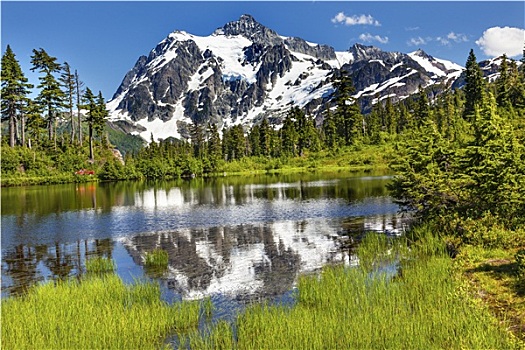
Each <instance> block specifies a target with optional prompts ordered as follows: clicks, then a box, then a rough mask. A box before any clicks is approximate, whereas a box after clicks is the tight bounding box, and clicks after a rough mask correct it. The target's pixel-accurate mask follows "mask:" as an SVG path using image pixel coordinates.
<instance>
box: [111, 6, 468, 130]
mask: <svg viewBox="0 0 525 350" xmlns="http://www.w3.org/2000/svg"><path fill="white" fill-rule="evenodd" d="M339 70H345V71H347V72H348V73H349V74H350V76H351V77H352V80H353V82H354V85H355V87H356V94H355V97H359V98H360V103H361V106H362V108H363V109H364V110H367V109H369V108H370V106H371V105H372V104H373V103H376V102H377V101H378V100H382V99H384V98H386V97H387V96H390V97H391V98H392V99H393V100H394V101H395V100H399V99H403V98H405V97H407V96H409V95H411V94H413V93H414V92H417V91H418V89H419V88H420V87H427V86H429V85H433V84H438V83H439V84H443V86H446V85H450V84H451V83H452V82H453V81H454V80H455V79H456V78H457V77H458V76H459V75H460V74H461V72H462V70H463V68H462V67H461V66H459V65H457V64H454V63H452V62H449V61H445V60H440V59H436V58H433V57H431V56H429V55H427V54H426V53H425V52H423V51H421V50H418V51H416V52H413V53H410V54H403V53H399V52H385V51H382V50H380V49H379V48H376V47H371V46H363V45H360V44H356V45H354V46H353V47H351V48H350V49H349V50H348V51H345V52H336V51H335V50H334V49H333V48H332V47H330V46H327V45H319V44H314V43H310V42H307V41H305V40H303V39H301V38H291V37H284V36H281V35H279V34H277V33H276V32H275V31H273V30H271V29H269V28H267V27H265V26H263V25H262V24H260V23H258V22H257V21H256V20H255V19H254V18H253V17H251V16H249V15H243V16H241V18H240V19H239V20H238V21H234V22H230V23H227V24H226V25H224V27H222V28H219V29H217V30H216V31H215V32H214V33H213V34H211V35H209V36H206V37H203V36H196V35H192V34H189V33H186V32H183V31H175V32H173V33H171V34H169V35H168V36H167V37H166V39H164V40H163V41H161V42H160V43H159V44H158V45H157V46H156V47H155V48H154V49H153V50H152V51H151V52H150V53H149V55H148V56H147V57H146V56H141V57H140V58H139V59H138V60H137V63H136V64H135V66H134V67H133V68H132V69H131V70H130V71H129V72H128V73H127V74H126V76H125V77H124V79H123V81H122V83H121V85H120V87H119V88H118V89H117V92H116V93H115V95H114V96H113V99H112V100H111V101H110V102H108V104H107V107H108V109H109V111H110V116H111V118H110V120H111V121H113V122H118V123H120V124H121V125H125V126H126V128H127V129H128V130H134V131H133V132H134V133H138V134H140V135H141V136H142V137H143V138H144V139H146V140H149V139H150V136H151V134H153V137H154V138H155V139H166V138H168V137H176V138H181V137H182V138H187V137H188V136H189V135H188V126H189V125H191V124H192V123H205V122H213V123H216V124H218V126H219V127H223V126H230V125H234V124H239V123H241V124H243V125H247V126H250V125H252V124H253V123H256V122H258V121H260V120H262V119H263V118H265V117H266V118H269V120H270V122H272V123H274V124H279V123H280V121H281V120H282V118H283V116H284V115H285V114H286V112H287V111H288V110H289V109H290V108H291V106H298V107H301V108H305V109H306V110H307V112H308V113H310V114H312V115H314V116H317V117H319V118H321V112H322V111H323V109H324V108H325V106H326V105H327V103H329V102H330V97H331V94H332V93H333V90H334V88H333V85H332V81H333V77H334V75H335V73H338V71H339ZM319 120H320V119H319Z"/></svg>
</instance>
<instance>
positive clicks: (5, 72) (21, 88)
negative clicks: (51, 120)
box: [0, 45, 33, 147]
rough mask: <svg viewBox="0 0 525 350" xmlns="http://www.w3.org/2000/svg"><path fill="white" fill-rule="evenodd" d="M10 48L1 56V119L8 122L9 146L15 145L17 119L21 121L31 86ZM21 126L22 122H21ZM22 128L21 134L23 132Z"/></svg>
mask: <svg viewBox="0 0 525 350" xmlns="http://www.w3.org/2000/svg"><path fill="white" fill-rule="evenodd" d="M27 81H28V80H27V78H26V77H25V76H24V73H23V72H22V69H21V68H20V64H19V63H18V61H17V60H16V57H15V54H14V53H13V51H12V50H11V47H10V46H9V45H7V48H6V51H5V53H4V55H3V56H2V79H1V84H2V85H1V92H0V94H1V110H2V118H3V117H6V118H8V120H9V146H11V147H14V146H15V144H16V141H17V140H16V129H17V119H21V120H23V118H24V117H23V116H24V114H25V110H26V105H27V103H28V102H27V101H28V98H27V94H28V93H29V89H31V88H32V87H33V85H31V84H29V83H28V82H27ZM22 124H23V122H22ZM23 129H24V127H23V126H22V133H23V132H24V130H23ZM22 144H24V143H22Z"/></svg>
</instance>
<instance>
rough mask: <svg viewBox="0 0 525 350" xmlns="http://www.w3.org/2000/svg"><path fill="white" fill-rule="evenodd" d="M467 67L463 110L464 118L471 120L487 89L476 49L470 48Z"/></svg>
mask: <svg viewBox="0 0 525 350" xmlns="http://www.w3.org/2000/svg"><path fill="white" fill-rule="evenodd" d="M465 69H466V73H465V74H466V75H465V87H464V88H463V90H464V91H465V109H464V110H463V118H465V119H466V120H469V121H471V120H472V118H473V115H474V110H475V108H476V106H477V105H478V104H479V103H480V102H481V101H482V99H483V93H484V90H485V81H484V80H483V72H482V71H481V69H480V68H479V65H478V62H477V61H476V55H475V54H474V50H470V53H469V56H468V59H467V63H466V64H465Z"/></svg>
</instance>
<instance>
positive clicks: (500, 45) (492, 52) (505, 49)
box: [476, 27, 525, 57]
mask: <svg viewBox="0 0 525 350" xmlns="http://www.w3.org/2000/svg"><path fill="white" fill-rule="evenodd" d="M524 43H525V29H521V28H514V27H503V28H501V27H492V28H489V29H487V30H486V31H484V32H483V35H482V36H481V38H479V39H478V40H476V44H478V46H479V47H480V48H481V49H482V50H483V52H484V53H485V55H487V56H493V57H494V56H499V55H502V54H504V53H505V54H507V56H509V57H514V56H517V55H519V54H521V53H522V52H523V45H524Z"/></svg>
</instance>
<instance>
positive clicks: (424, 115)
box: [414, 86, 432, 127]
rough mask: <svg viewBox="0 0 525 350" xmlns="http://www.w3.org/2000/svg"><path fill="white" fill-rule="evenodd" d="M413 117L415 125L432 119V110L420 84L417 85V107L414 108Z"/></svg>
mask: <svg viewBox="0 0 525 350" xmlns="http://www.w3.org/2000/svg"><path fill="white" fill-rule="evenodd" d="M414 117H415V122H416V126H417V127H421V126H422V125H423V124H425V123H426V122H427V121H429V120H431V119H432V110H431V108H430V104H429V102H428V97H427V94H426V92H425V91H424V90H423V88H422V87H421V86H420V87H419V92H418V98H417V108H416V110H415V113H414Z"/></svg>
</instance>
